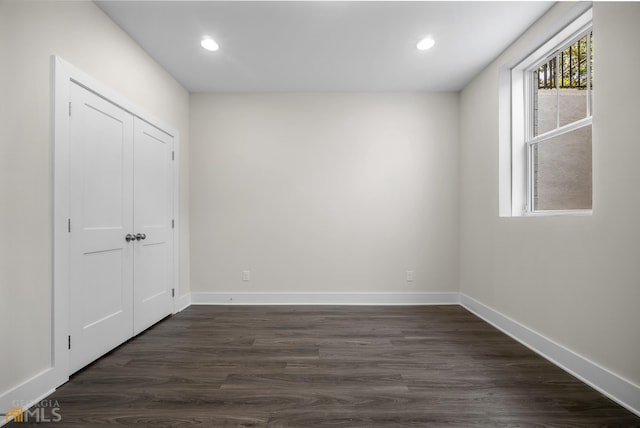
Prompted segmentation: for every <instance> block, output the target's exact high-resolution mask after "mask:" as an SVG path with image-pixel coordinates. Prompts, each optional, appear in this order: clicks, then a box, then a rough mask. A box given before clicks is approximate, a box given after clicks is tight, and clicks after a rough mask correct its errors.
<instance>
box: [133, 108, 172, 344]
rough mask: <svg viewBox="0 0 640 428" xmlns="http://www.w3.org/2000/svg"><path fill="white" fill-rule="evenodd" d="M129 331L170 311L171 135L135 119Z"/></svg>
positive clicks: (143, 326)
mask: <svg viewBox="0 0 640 428" xmlns="http://www.w3.org/2000/svg"><path fill="white" fill-rule="evenodd" d="M134 127H135V137H134V203H133V205H134V230H135V232H136V235H137V236H138V237H139V238H140V239H139V240H138V241H137V242H136V244H135V246H134V251H135V254H134V259H135V268H134V284H135V286H134V334H138V333H140V332H141V331H143V330H144V329H146V328H147V327H149V326H150V325H152V324H154V323H156V322H157V321H159V320H161V319H162V318H164V317H165V316H167V315H169V314H171V311H172V309H173V298H172V279H173V268H172V267H173V262H172V260H173V233H172V232H173V231H172V225H171V218H172V213H173V208H172V207H173V182H172V177H173V174H172V161H171V159H172V151H173V137H171V136H170V135H168V134H166V133H164V132H162V131H160V130H159V129H158V128H156V127H154V126H152V125H150V124H148V123H147V122H145V121H143V120H141V119H139V118H135V125H134Z"/></svg>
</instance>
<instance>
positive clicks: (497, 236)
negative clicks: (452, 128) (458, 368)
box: [460, 2, 640, 385]
mask: <svg viewBox="0 0 640 428" xmlns="http://www.w3.org/2000/svg"><path fill="white" fill-rule="evenodd" d="M574 9H575V4H573V3H564V4H560V5H557V6H555V7H554V8H553V9H552V10H551V12H550V13H549V14H547V15H546V16H545V17H543V19H542V20H541V21H539V22H538V23H537V24H535V25H534V26H533V27H532V28H531V29H530V30H529V31H528V32H527V33H526V34H525V35H524V36H523V37H522V38H521V39H520V40H519V41H518V42H516V43H515V44H514V45H513V46H512V47H511V48H510V49H509V50H508V51H507V52H505V53H504V54H503V55H502V56H501V57H500V58H499V59H498V60H497V61H495V62H494V63H493V64H492V65H491V66H490V67H488V68H487V69H486V70H485V71H484V72H483V73H481V74H480V75H479V76H478V77H476V78H475V79H474V80H473V82H472V83H471V84H470V85H468V87H467V88H465V90H464V91H463V92H462V95H461V278H460V289H461V292H462V293H465V294H467V295H469V296H471V297H473V298H474V299H476V300H478V301H480V302H481V303H483V304H485V305H487V306H489V307H491V308H493V309H495V310H497V311H498V312H501V313H502V314H504V315H507V316H509V317H511V318H512V319H514V320H515V321H518V322H520V323H522V324H524V325H525V326H527V327H529V328H531V329H533V330H535V331H537V332H538V333H540V334H542V335H544V336H546V337H548V338H549V339H552V340H554V341H556V342H558V343H559V344H561V345H563V346H565V347H567V348H569V349H570V350H572V351H574V352H576V353H578V354H580V355H582V356H584V357H586V358H587V359H590V360H591V361H593V362H595V363H596V364H599V365H601V366H603V367H604V368H606V369H609V370H610V371H612V372H613V373H615V374H617V375H619V376H621V377H622V378H624V379H626V380H628V381H630V382H632V383H635V384H636V385H640V358H639V356H640V329H639V326H640V310H639V309H638V303H639V302H640V227H639V223H638V220H639V214H638V213H639V212H640V191H639V190H638V185H639V184H640V168H638V159H640V144H639V141H638V125H637V123H638V118H639V117H640V107H639V106H640V104H638V100H639V99H640V86H639V85H637V84H635V83H631V82H636V81H637V75H638V69H640V50H638V49H637V41H638V40H639V39H640V26H639V25H638V23H639V22H640V4H639V3H624V4H618V3H608V2H603V3H598V2H596V3H595V4H594V12H593V17H594V18H593V19H594V55H595V60H594V61H595V64H594V99H595V107H594V116H593V216H591V217H545V218H540V217H537V218H532V217H519V218H500V217H498V139H499V138H498V131H499V120H498V74H499V70H500V68H501V66H502V65H503V64H508V63H509V62H513V61H514V60H517V57H518V55H520V54H521V53H522V52H524V54H525V55H526V54H527V53H529V52H531V51H532V50H533V49H534V48H536V47H537V46H538V45H539V44H541V42H544V41H545V40H546V39H547V38H548V37H549V36H550V34H549V32H550V29H553V28H556V27H557V25H558V23H559V22H561V21H562V20H563V19H564V17H565V16H566V15H567V14H570V13H573V12H575V10H574ZM512 65H513V64H512Z"/></svg>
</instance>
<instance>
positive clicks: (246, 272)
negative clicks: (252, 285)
mask: <svg viewBox="0 0 640 428" xmlns="http://www.w3.org/2000/svg"><path fill="white" fill-rule="evenodd" d="M242 280H243V281H250V280H251V271H250V270H243V271H242Z"/></svg>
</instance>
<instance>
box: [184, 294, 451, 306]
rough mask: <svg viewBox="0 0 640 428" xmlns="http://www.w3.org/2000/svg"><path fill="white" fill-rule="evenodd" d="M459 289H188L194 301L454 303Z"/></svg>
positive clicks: (360, 303)
mask: <svg viewBox="0 0 640 428" xmlns="http://www.w3.org/2000/svg"><path fill="white" fill-rule="evenodd" d="M458 296H459V294H458V293H430V292H422V293H349V292H342V293H286V292H284V293H191V303H192V304H194V305H390V306H392V305H393V306H395V305H398V306H410V305H457V304H459V302H460V301H459V298H458Z"/></svg>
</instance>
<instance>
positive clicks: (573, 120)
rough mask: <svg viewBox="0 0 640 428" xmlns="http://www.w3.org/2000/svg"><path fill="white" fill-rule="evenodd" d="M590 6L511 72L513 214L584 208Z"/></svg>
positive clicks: (587, 194) (588, 164) (588, 192)
mask: <svg viewBox="0 0 640 428" xmlns="http://www.w3.org/2000/svg"><path fill="white" fill-rule="evenodd" d="M592 70H593V32H592V29H591V11H588V12H587V13H585V14H584V15H583V16H581V17H580V18H579V19H578V20H576V21H575V22H573V23H572V24H570V25H569V26H567V28H565V29H564V30H563V31H562V32H560V33H559V34H558V35H557V36H556V37H554V38H553V39H552V40H551V41H549V42H548V43H546V44H545V45H544V46H543V47H541V48H540V49H538V50H537V51H536V52H535V53H533V54H532V55H530V56H529V57H528V58H527V59H525V60H524V61H523V62H522V63H521V64H520V65H518V66H516V67H514V68H513V69H512V76H511V77H512V109H513V111H512V138H513V147H512V152H513V158H512V162H513V173H514V177H513V186H514V188H513V191H514V193H515V192H518V191H520V192H521V195H519V197H514V203H518V204H520V207H515V206H514V212H515V211H516V209H517V208H519V209H521V210H522V214H524V215H528V214H557V213H569V214H580V213H589V212H590V210H591V207H592V161H591V121H592V119H591V117H592V116H591V115H592V111H593V96H592V90H593V73H592Z"/></svg>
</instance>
